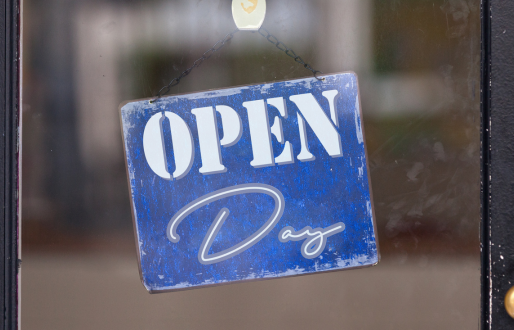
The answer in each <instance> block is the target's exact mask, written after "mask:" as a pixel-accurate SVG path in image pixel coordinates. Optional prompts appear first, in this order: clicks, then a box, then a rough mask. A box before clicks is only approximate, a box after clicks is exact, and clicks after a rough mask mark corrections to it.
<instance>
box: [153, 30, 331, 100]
mask: <svg viewBox="0 0 514 330" xmlns="http://www.w3.org/2000/svg"><path fill="white" fill-rule="evenodd" d="M237 32H239V30H235V31H233V32H231V33H229V34H227V35H226V36H225V38H223V39H221V40H219V41H218V42H217V43H215V44H214V46H212V48H210V49H209V50H207V51H206V52H205V53H203V54H202V57H200V58H199V59H197V60H196V61H194V63H193V65H192V66H191V67H190V68H188V69H187V70H185V71H184V72H182V73H181V74H180V76H178V77H177V78H174V79H173V80H172V81H170V83H169V84H167V85H166V86H164V87H163V88H161V89H160V90H159V92H157V95H156V96H155V99H153V100H151V101H150V103H153V102H155V101H157V100H158V99H160V98H161V97H162V96H164V95H166V94H168V93H169V92H170V90H171V88H172V87H175V86H177V85H178V84H179V83H180V80H181V79H182V78H184V77H186V76H187V75H189V74H190V73H191V71H193V69H195V68H197V67H199V66H200V65H201V64H202V63H203V62H204V61H205V60H208V59H209V58H211V57H212V56H213V55H214V53H216V52H217V51H219V50H220V49H221V48H223V46H225V45H226V44H227V43H228V42H229V41H230V40H232V38H234V35H235V34H236V33H237ZM257 32H259V34H260V35H261V36H263V37H264V38H266V39H267V40H268V41H269V42H270V43H272V44H273V45H275V47H277V48H278V49H279V50H281V51H283V52H284V53H285V54H286V55H287V56H289V57H291V58H292V59H294V61H295V62H296V63H298V64H301V65H302V66H303V67H304V68H305V69H307V70H309V71H311V72H312V73H313V75H314V78H316V79H318V80H321V81H325V78H319V77H318V76H317V75H318V73H321V74H322V73H323V72H321V71H318V70H315V69H314V68H312V66H310V64H308V63H305V61H304V60H303V59H302V58H301V57H300V56H298V55H296V53H295V52H294V50H292V49H291V48H289V47H287V46H286V45H285V44H284V43H283V42H281V41H279V40H278V39H277V37H275V36H274V35H272V34H271V33H269V32H268V30H266V29H265V28H262V27H261V28H260V29H259V30H258V31H257Z"/></svg>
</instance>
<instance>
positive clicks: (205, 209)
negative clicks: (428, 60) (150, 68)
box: [121, 73, 379, 292]
mask: <svg viewBox="0 0 514 330" xmlns="http://www.w3.org/2000/svg"><path fill="white" fill-rule="evenodd" d="M323 78H324V79H323V80H317V79H316V78H307V79H299V80H292V81H284V82H277V83H272V84H264V85H255V86H245V87H235V88H228V89H222V90H216V91H208V92H200V93H194V94H187V95H177V96H170V97H165V98H161V99H159V100H157V101H155V102H151V101H150V100H141V101H133V102H128V103H126V104H124V105H122V107H121V121H122V126H123V138H124V146H125V154H126V159H127V171H128V177H129V183H130V190H131V201H132V211H133V215H134V226H135V233H136V240H137V246H138V256H139V260H140V271H141V278H142V281H143V284H144V285H145V287H146V288H147V289H148V291H150V292H162V291H171V290H178V289H187V288H193V287H199V286H206V285H216V284H221V283H228V282H234V281H244V280H255V279H266V278H277V277H283V276H292V275H303V274H310V273H316V272H325V271H333V270H341V269H349V268H357V267H365V266H372V265H375V264H377V263H378V261H379V253H378V247H377V241H376V237H375V224H374V223H375V222H374V214H373V201H372V196H371V190H370V181H369V170H368V166H367V157H366V150H365V145H364V136H363V130H362V123H361V118H362V115H361V109H360V99H359V89H358V82H357V76H356V75H355V74H354V73H342V74H336V75H329V76H324V77H323Z"/></svg>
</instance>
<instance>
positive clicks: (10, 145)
mask: <svg viewBox="0 0 514 330" xmlns="http://www.w3.org/2000/svg"><path fill="white" fill-rule="evenodd" d="M0 26H1V31H0V46H1V48H2V52H1V53H0V65H1V68H0V106H1V109H2V111H3V112H2V115H0V130H1V133H2V134H1V135H0V137H1V140H0V141H1V142H0V186H1V187H2V188H3V189H1V190H0V203H1V205H2V206H3V212H1V218H0V237H2V238H3V240H2V243H1V244H0V258H1V259H2V261H3V262H1V263H0V280H1V282H2V285H1V286H0V288H1V289H0V290H2V291H1V292H0V297H1V299H0V310H1V311H3V322H0V330H1V329H16V328H17V327H18V284H19V283H18V269H19V266H20V261H19V260H18V248H19V247H18V242H19V210H18V205H19V198H18V196H19V188H20V176H19V150H20V149H19V148H20V145H19V144H18V141H19V137H20V132H21V131H20V125H19V123H20V121H19V119H20V104H19V100H20V85H19V74H20V67H19V63H20V61H19V59H20V56H19V54H20V3H19V0H4V1H3V4H2V5H1V6H0ZM481 94H482V182H481V185H482V190H481V191H482V223H481V251H482V277H481V288H482V290H481V292H482V298H481V306H482V308H481V315H480V319H481V328H482V329H484V330H485V329H494V330H499V329H514V319H512V318H510V317H509V316H508V315H507V313H506V311H505V306H504V304H503V299H504V296H505V293H506V292H507V290H508V289H509V288H510V287H511V286H513V285H514V198H512V196H514V170H513V169H514V166H513V165H512V164H514V1H512V0H482V93H481ZM491 128H492V129H494V130H493V131H492V130H491Z"/></svg>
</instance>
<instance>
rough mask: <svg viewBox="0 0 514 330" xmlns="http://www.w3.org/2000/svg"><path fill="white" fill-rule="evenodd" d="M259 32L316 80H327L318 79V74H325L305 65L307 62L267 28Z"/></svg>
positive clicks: (323, 79)
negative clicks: (310, 73) (309, 72)
mask: <svg viewBox="0 0 514 330" xmlns="http://www.w3.org/2000/svg"><path fill="white" fill-rule="evenodd" d="M257 32H259V34H260V35H261V36H263V37H264V38H266V39H267V40H268V41H269V42H271V43H272V44H273V45H275V47H277V48H278V49H280V50H281V51H283V52H284V53H286V55H287V56H289V57H291V58H293V59H294V61H295V62H296V63H298V64H301V65H302V66H303V67H304V68H306V69H307V70H309V71H311V72H312V74H313V75H314V77H315V78H316V79H318V80H322V81H325V78H318V73H323V72H321V71H318V70H315V69H314V68H312V66H310V64H308V63H305V61H304V60H303V59H302V58H301V57H300V56H298V55H296V53H295V52H294V50H292V49H291V48H289V47H287V46H286V45H285V44H284V43H283V42H282V41H279V40H278V39H277V37H275V36H274V35H272V34H271V33H269V32H268V30H266V29H265V28H263V27H261V28H260V29H259V30H258V31H257Z"/></svg>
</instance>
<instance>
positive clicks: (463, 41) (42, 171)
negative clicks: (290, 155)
mask: <svg viewBox="0 0 514 330" xmlns="http://www.w3.org/2000/svg"><path fill="white" fill-rule="evenodd" d="M261 1H262V0H261ZM243 2H244V3H246V5H250V2H247V1H243ZM23 7H24V9H23V56H22V57H23V85H22V88H23V122H22V127H23V135H22V139H23V142H22V143H23V165H22V188H23V190H22V252H23V253H22V259H23V266H22V284H21V285H22V298H21V324H22V327H23V328H24V329H40V330H41V329H52V330H55V329H113V328H114V329H169V328H178V329H204V328H207V327H208V328H213V329H290V328H295V329H312V328H327V329H335V328H341V327H342V328H348V329H376V328H380V329H420V330H421V329H452V330H453V329H474V328H477V327H478V318H479V292H480V291H479V276H480V275H479V274H480V271H479V269H480V264H479V261H480V254H479V253H480V252H479V221H480V215H479V211H480V209H479V208H480V200H479V189H480V181H479V179H480V178H479V170H480V165H479V157H480V135H479V128H480V1H478V0H466V1H465V0H458V1H453V0H436V1H425V0H410V1H397V0H344V1H341V0H325V1H321V0H320V1H308V0H268V1H267V7H268V10H267V16H266V20H265V21H264V25H263V26H264V27H265V28H266V29H267V30H268V31H270V32H271V33H272V34H273V35H275V36H276V37H277V38H278V39H279V40H280V41H282V42H284V43H285V44H286V45H287V46H288V47H290V48H292V49H293V50H294V52H295V53H296V54H298V55H300V56H301V57H302V59H303V60H304V61H305V62H307V63H309V64H310V65H312V67H314V68H315V69H317V70H321V71H323V72H324V73H326V74H330V73H338V72H346V71H354V72H356V73H357V75H358V77H359V84H360V91H361V101H362V111H363V115H364V120H363V121H364V129H365V139H366V145H367V151H368V156H369V166H370V174H371V182H372V187H373V195H374V207H375V211H376V217H377V227H378V228H377V230H378V237H379V246H380V250H381V254H382V261H381V262H380V264H379V265H378V266H376V267H373V268H367V269H360V270H350V271H343V272H335V273H327V274H321V275H312V276H306V277H296V278H286V279H279V280H272V281H264V282H252V283H244V284H234V285H228V286H221V287H215V288H208V289H197V290H192V291H185V292H175V293H166V294H159V295H150V294H148V293H147V292H146V290H145V289H144V287H143V286H142V285H141V283H140V280H139V272H138V264H137V256H136V245H135V240H134V236H133V228H132V215H131V207H130V204H129V191H128V184H127V174H126V170H125V160H124V154H123V146H122V139H121V129H120V123H119V113H118V106H119V104H120V103H121V102H122V101H125V100H131V99H141V98H147V97H152V96H155V95H156V93H157V91H158V90H159V89H160V88H161V87H162V86H164V85H166V84H167V83H168V82H169V81H170V80H171V79H172V78H174V77H177V76H178V75H180V73H181V72H183V71H184V70H186V69H187V68H188V67H190V66H191V65H192V64H193V63H194V61H195V60H196V59H198V58H199V57H201V56H202V54H203V53H204V52H205V51H206V50H208V49H209V48H210V47H212V45H214V44H215V43H216V42H217V41H218V40H219V39H221V38H223V37H224V36H225V35H226V34H227V33H229V32H231V31H233V30H234V29H235V25H234V21H233V19H232V14H231V1H228V0H209V1H201V0H199V1H190V0H168V1H161V0H152V1H148V0H147V1H143V0H131V1H124V0H121V1H114V0H95V1H80V0H74V1H63V0H46V1H44V2H43V1H36V0H25V1H24V3H23ZM309 75H311V72H310V71H308V70H305V69H304V68H303V67H302V66H301V65H299V64H297V63H295V61H294V60H293V59H292V58H291V57H288V56H287V55H286V54H285V53H284V52H282V51H280V50H279V49H277V48H276V47H274V46H273V45H272V44H271V43H270V42H268V41H267V40H266V39H264V38H263V37H262V36H260V35H259V33H255V32H253V33H252V32H239V33H238V34H237V35H236V36H235V37H234V39H233V40H232V41H231V42H230V43H229V44H227V45H226V46H225V47H224V48H223V49H221V50H220V51H218V52H216V53H215V54H214V55H213V56H212V57H211V58H210V59H209V60H207V61H205V62H204V63H203V64H202V65H201V66H200V67H198V68H196V69H194V70H193V71H192V72H191V74H190V75H189V76H187V77H186V78H184V79H182V80H181V82H180V84H179V85H178V86H176V87H174V88H172V90H171V94H179V93H189V92H195V91H203V90H207V89H219V88H225V87H231V86H238V85H246V84H259V83H264V82H273V81H280V80H288V79H293V78H302V77H306V76H309Z"/></svg>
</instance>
